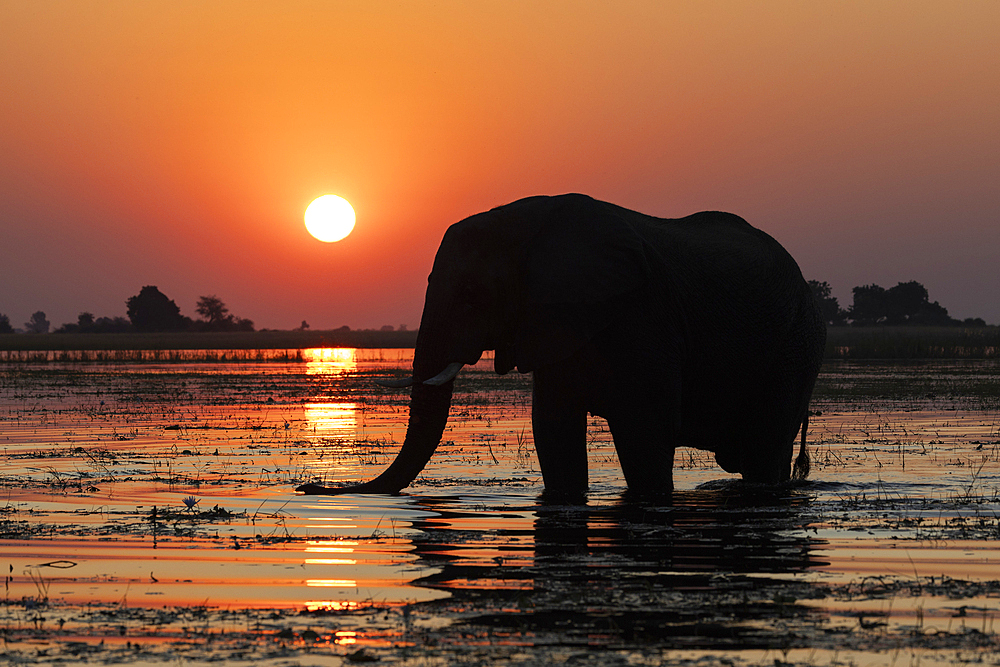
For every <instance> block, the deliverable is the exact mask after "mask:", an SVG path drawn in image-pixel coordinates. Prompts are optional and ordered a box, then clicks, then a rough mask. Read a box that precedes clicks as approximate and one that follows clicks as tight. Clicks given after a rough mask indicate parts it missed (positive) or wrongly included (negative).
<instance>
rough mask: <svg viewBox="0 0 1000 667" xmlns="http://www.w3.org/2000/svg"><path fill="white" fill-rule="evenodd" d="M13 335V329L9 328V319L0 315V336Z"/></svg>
mask: <svg viewBox="0 0 1000 667" xmlns="http://www.w3.org/2000/svg"><path fill="white" fill-rule="evenodd" d="M5 333H14V327H12V326H10V318H9V317H7V316H6V315H4V314H3V313H0V334H5Z"/></svg>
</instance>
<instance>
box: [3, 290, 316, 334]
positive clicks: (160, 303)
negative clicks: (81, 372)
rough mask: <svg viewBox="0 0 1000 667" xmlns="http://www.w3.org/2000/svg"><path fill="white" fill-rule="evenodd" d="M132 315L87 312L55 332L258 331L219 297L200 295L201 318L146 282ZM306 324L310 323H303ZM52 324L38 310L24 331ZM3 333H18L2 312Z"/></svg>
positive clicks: (132, 303)
mask: <svg viewBox="0 0 1000 667" xmlns="http://www.w3.org/2000/svg"><path fill="white" fill-rule="evenodd" d="M125 306H126V308H127V309H128V317H127V318H126V317H94V314H93V313H88V312H83V313H80V315H79V316H78V317H77V320H76V322H73V323H67V324H63V325H62V326H61V327H59V328H57V329H55V331H53V333H58V334H65V333H81V334H84V333H85V334H109V333H156V332H176V331H195V332H197V331H224V332H225V331H228V332H233V331H254V326H253V321H252V320H248V319H246V318H243V317H236V316H235V315H233V314H231V313H230V312H229V308H227V307H226V304H225V303H223V301H222V299H220V298H218V297H217V296H215V295H214V294H213V295H210V296H203V297H199V298H198V303H197V305H196V306H195V312H197V313H198V314H199V315H201V319H197V320H195V319H192V318H190V317H188V316H186V315H182V314H181V309H180V308H179V307H178V306H177V304H176V303H174V301H173V299H170V298H168V297H167V295H165V294H164V293H163V292H161V291H160V290H159V289H157V288H156V286H155V285H146V286H145V287H143V288H142V289H141V290H139V293H138V294H136V295H135V296H132V297H129V298H128V299H127V300H126V301H125ZM302 325H303V327H308V326H309V325H308V324H306V323H305V322H303V323H302ZM50 326H51V325H50V323H49V321H48V319H46V317H45V313H44V312H42V311H38V312H36V313H35V314H33V315H32V316H31V319H30V320H28V321H27V322H25V323H24V331H25V332H26V333H31V334H43V333H49V328H50ZM0 333H14V327H12V326H11V324H10V318H8V317H7V316H6V315H4V314H2V313H0Z"/></svg>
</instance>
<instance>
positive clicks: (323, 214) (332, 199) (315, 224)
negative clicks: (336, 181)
mask: <svg viewBox="0 0 1000 667" xmlns="http://www.w3.org/2000/svg"><path fill="white" fill-rule="evenodd" d="M305 220H306V229H307V230H309V233H310V234H312V235H313V236H315V237H316V238H317V239H319V240H320V241H324V242H326V243H333V242H334V241H339V240H341V239H342V238H344V237H346V236H347V235H348V234H350V233H351V230H353V229H354V221H355V215H354V208H353V207H352V206H351V204H350V203H349V202H348V201H347V200H346V199H344V198H343V197H338V196H337V195H323V196H322V197H317V198H316V199H314V200H313V202H312V203H311V204H309V207H308V208H307V209H306V214H305Z"/></svg>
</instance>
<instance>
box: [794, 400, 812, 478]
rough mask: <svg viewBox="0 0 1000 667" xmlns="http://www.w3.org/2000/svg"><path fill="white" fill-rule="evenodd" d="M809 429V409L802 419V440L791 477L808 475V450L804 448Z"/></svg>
mask: <svg viewBox="0 0 1000 667" xmlns="http://www.w3.org/2000/svg"><path fill="white" fill-rule="evenodd" d="M808 431H809V411H808V410H806V416H805V417H803V419H802V431H801V432H802V440H801V441H800V442H799V455H798V456H796V457H795V466H794V467H793V468H792V479H796V480H802V479H805V478H806V477H808V476H809V450H808V449H806V432H808Z"/></svg>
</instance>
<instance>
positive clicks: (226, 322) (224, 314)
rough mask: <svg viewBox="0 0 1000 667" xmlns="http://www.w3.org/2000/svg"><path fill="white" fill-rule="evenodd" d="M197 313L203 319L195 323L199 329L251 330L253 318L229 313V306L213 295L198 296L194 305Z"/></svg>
mask: <svg viewBox="0 0 1000 667" xmlns="http://www.w3.org/2000/svg"><path fill="white" fill-rule="evenodd" d="M195 310H197V311H198V314H199V315H201V316H202V317H204V318H205V319H204V320H202V321H200V322H197V323H195V326H194V328H196V329H198V330H201V331H253V320H248V319H246V318H243V317H236V316H235V315H231V314H229V308H227V307H226V304H224V303H223V302H222V299H220V298H219V297H217V296H215V295H214V294H213V295H211V296H203V297H199V299H198V305H197V306H195Z"/></svg>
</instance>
